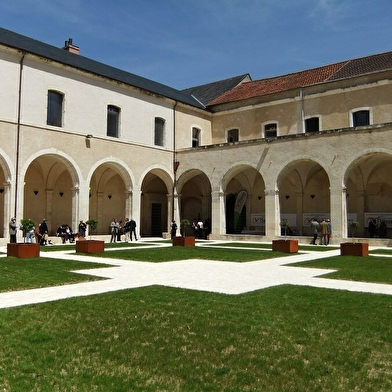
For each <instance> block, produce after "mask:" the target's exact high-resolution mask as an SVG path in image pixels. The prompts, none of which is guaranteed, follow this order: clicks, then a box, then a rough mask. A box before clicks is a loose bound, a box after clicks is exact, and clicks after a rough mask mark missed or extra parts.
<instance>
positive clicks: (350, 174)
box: [343, 149, 392, 238]
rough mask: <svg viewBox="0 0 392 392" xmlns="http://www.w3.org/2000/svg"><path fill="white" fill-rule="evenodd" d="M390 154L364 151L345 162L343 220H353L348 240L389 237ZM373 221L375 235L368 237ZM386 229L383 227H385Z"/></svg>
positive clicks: (391, 203)
mask: <svg viewBox="0 0 392 392" xmlns="http://www.w3.org/2000/svg"><path fill="white" fill-rule="evenodd" d="M391 171H392V153H391V152H390V151H389V150H386V149H367V150H365V151H363V152H362V153H359V154H356V155H355V156H353V157H352V159H351V161H350V162H348V164H347V168H346V170H345V172H344V177H343V187H345V189H346V208H347V218H346V217H345V218H346V219H347V220H348V221H350V220H357V221H358V222H359V227H358V228H357V229H356V230H357V232H356V233H351V232H350V229H349V228H348V231H349V232H348V236H351V235H356V236H361V237H368V236H371V237H373V236H376V237H380V238H391V236H392V179H391V177H390V173H391ZM373 219H375V220H376V226H377V227H376V232H375V233H374V234H373V233H369V231H368V226H369V222H370V221H371V220H373ZM385 225H386V227H383V226H385Z"/></svg>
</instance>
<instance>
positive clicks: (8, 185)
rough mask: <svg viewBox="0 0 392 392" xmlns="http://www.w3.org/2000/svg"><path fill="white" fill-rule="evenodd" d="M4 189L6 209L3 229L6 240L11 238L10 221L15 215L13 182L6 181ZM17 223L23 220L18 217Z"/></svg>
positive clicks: (4, 205) (4, 206)
mask: <svg viewBox="0 0 392 392" xmlns="http://www.w3.org/2000/svg"><path fill="white" fill-rule="evenodd" d="M3 188H4V192H3V197H4V202H3V208H4V214H3V221H4V229H3V233H4V234H3V235H4V238H9V233H10V227H9V222H10V219H11V217H12V215H13V212H12V210H11V209H12V203H11V200H12V197H11V182H10V181H4V182H3ZM16 219H17V221H18V222H19V221H20V219H22V216H21V217H18V216H17V217H16Z"/></svg>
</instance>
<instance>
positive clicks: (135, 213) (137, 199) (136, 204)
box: [129, 186, 142, 238]
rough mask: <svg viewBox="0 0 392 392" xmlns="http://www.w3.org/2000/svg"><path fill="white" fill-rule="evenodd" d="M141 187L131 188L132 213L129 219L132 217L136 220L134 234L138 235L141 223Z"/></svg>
mask: <svg viewBox="0 0 392 392" xmlns="http://www.w3.org/2000/svg"><path fill="white" fill-rule="evenodd" d="M141 195H142V192H141V189H140V187H137V186H134V187H133V190H132V213H131V216H130V217H129V219H131V218H133V219H134V221H135V222H136V235H137V238H139V237H140V225H141V212H140V211H141V204H140V203H141Z"/></svg>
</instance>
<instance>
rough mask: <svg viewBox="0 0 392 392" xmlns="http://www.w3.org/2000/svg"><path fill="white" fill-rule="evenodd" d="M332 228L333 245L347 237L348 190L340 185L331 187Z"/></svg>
mask: <svg viewBox="0 0 392 392" xmlns="http://www.w3.org/2000/svg"><path fill="white" fill-rule="evenodd" d="M330 197H331V228H332V239H331V242H332V243H333V244H335V245H336V244H337V243H339V242H340V241H341V240H342V238H346V237H347V189H346V188H345V187H342V186H341V185H340V184H339V185H337V186H332V187H331V196H330Z"/></svg>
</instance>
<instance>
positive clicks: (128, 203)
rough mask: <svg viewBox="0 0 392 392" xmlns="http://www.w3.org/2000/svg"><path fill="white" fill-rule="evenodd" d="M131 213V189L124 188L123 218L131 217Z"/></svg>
mask: <svg viewBox="0 0 392 392" xmlns="http://www.w3.org/2000/svg"><path fill="white" fill-rule="evenodd" d="M131 215H132V190H130V189H127V190H125V218H131Z"/></svg>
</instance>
